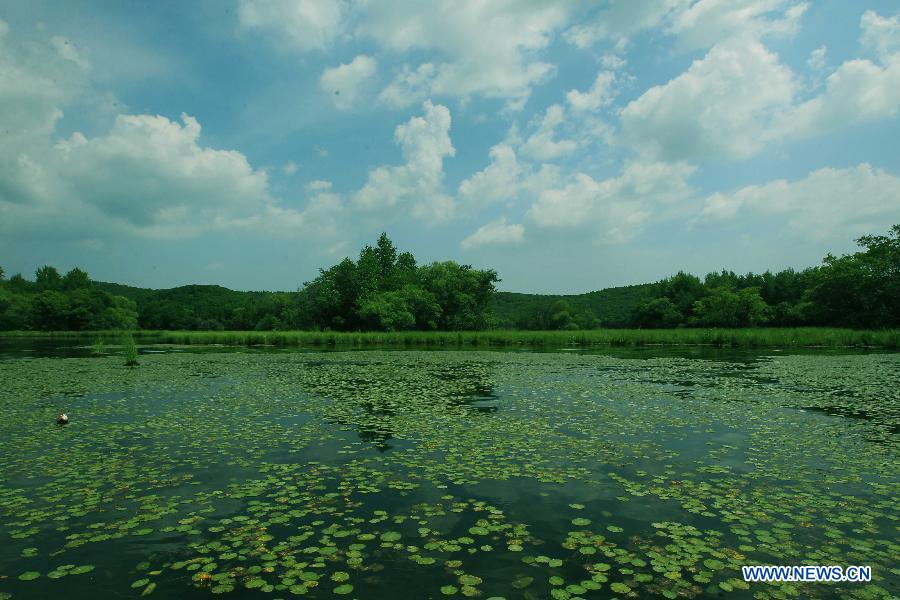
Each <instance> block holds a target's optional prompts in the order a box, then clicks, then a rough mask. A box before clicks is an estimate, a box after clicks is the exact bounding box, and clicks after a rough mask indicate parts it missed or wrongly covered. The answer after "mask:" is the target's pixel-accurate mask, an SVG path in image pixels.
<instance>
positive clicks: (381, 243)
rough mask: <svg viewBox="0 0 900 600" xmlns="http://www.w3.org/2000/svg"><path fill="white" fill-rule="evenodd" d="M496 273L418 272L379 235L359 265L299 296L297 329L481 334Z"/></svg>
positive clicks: (438, 265)
mask: <svg viewBox="0 0 900 600" xmlns="http://www.w3.org/2000/svg"><path fill="white" fill-rule="evenodd" d="M497 281H499V279H498V277H497V273H496V272H495V271H491V270H488V271H480V270H477V269H473V268H472V267H470V266H468V265H459V264H457V263H455V262H453V261H446V262H434V263H431V264H428V265H423V266H417V265H416V259H415V257H414V256H413V255H412V254H410V253H409V252H403V253H401V254H398V253H397V248H396V247H395V246H394V244H393V243H392V242H391V240H390V239H389V238H388V236H387V235H386V234H384V233H382V234H381V237H380V238H378V243H377V244H376V245H375V247H374V248H373V247H372V246H366V247H364V248H363V249H362V251H361V252H360V253H359V259H358V260H357V261H355V262H354V261H353V260H352V259H350V258H345V259H344V260H343V261H341V262H340V263H338V264H337V265H335V266H333V267H331V268H330V269H327V270H326V269H322V270H320V271H319V276H318V277H316V278H315V279H314V280H313V281H311V282H308V283H307V284H306V285H305V287H304V288H303V289H302V290H301V291H300V293H299V294H298V302H297V307H296V313H295V315H294V322H293V323H292V325H294V326H295V327H296V328H300V329H308V328H323V329H326V328H327V329H333V330H337V331H358V330H377V331H402V330H409V329H420V330H434V329H440V330H445V331H455V330H465V329H476V330H477V329H486V328H487V327H488V325H489V324H490V321H489V312H488V309H489V303H490V300H491V296H492V295H493V293H494V284H495V283H496V282H497Z"/></svg>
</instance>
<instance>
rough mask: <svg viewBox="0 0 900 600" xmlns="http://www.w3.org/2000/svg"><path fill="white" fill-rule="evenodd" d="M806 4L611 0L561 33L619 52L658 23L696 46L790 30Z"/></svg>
mask: <svg viewBox="0 0 900 600" xmlns="http://www.w3.org/2000/svg"><path fill="white" fill-rule="evenodd" d="M807 7H808V3H806V2H796V1H792V0H697V1H694V0H645V1H642V2H635V1H634V0H611V1H610V2H607V3H605V7H604V8H603V9H602V10H600V11H598V12H597V13H596V15H595V16H594V17H593V18H592V19H591V20H588V21H586V22H583V23H579V24H577V25H575V26H573V27H571V28H570V29H568V30H567V31H566V33H565V37H566V39H567V40H568V41H569V43H571V44H572V45H574V46H575V47H577V48H588V47H590V46H593V45H595V44H597V43H600V42H609V43H613V44H615V46H616V48H617V50H618V51H619V52H621V51H622V50H623V49H624V48H625V47H626V46H627V44H628V42H629V40H630V38H632V37H633V36H635V35H637V34H639V33H642V32H645V31H650V30H654V29H661V30H662V31H664V32H665V33H667V34H670V35H673V36H675V38H676V41H677V43H678V46H679V48H681V49H682V50H697V49H703V48H710V47H712V46H714V45H715V44H717V43H719V42H720V41H723V40H725V39H728V38H730V37H734V36H742V37H752V38H755V39H758V38H760V37H762V36H765V35H789V34H792V33H794V32H795V31H796V30H797V27H798V23H799V20H800V17H801V16H802V15H803V13H804V12H805V11H806V9H807Z"/></svg>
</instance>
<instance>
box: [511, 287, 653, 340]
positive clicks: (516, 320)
mask: <svg viewBox="0 0 900 600" xmlns="http://www.w3.org/2000/svg"><path fill="white" fill-rule="evenodd" d="M652 288H653V284H652V283H644V284H639V285H629V286H624V287H614V288H606V289H603V290H598V291H594V292H587V293H585V294H567V295H552V294H520V293H517V292H497V293H496V294H494V306H493V308H494V317H495V319H496V324H497V327H500V328H510V329H542V328H545V327H546V323H544V322H541V316H542V315H547V316H549V313H550V311H551V309H552V307H553V305H554V304H555V303H556V302H557V301H563V302H566V303H567V304H568V305H569V307H571V310H572V312H573V313H575V315H586V314H592V315H593V316H594V317H596V318H597V319H599V320H600V324H601V325H602V326H603V327H627V326H628V325H629V321H630V315H631V310H632V309H633V308H634V307H635V306H636V305H637V304H638V303H639V302H640V301H641V300H643V299H644V298H646V297H647V296H648V295H649V294H650V293H651V291H652Z"/></svg>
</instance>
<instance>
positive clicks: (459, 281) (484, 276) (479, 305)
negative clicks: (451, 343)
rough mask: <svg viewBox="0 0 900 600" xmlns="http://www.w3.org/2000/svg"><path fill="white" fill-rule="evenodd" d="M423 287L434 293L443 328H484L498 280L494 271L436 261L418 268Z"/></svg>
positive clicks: (439, 322)
mask: <svg viewBox="0 0 900 600" xmlns="http://www.w3.org/2000/svg"><path fill="white" fill-rule="evenodd" d="M419 278H420V281H421V282H422V287H423V288H424V289H425V290H427V291H428V292H430V293H431V294H432V295H434V298H435V300H436V301H437V303H438V305H439V306H440V307H441V316H440V319H439V321H438V327H439V328H440V329H443V330H446V331H455V330H461V329H485V328H486V327H487V326H488V322H489V318H488V307H489V303H490V299H491V297H492V295H493V293H494V291H495V288H494V283H496V282H497V281H500V279H499V277H497V272H496V271H493V270H486V271H480V270H477V269H473V268H472V267H471V266H470V265H459V264H457V263H455V262H453V261H445V262H435V263H431V264H430V265H425V266H423V267H420V268H419Z"/></svg>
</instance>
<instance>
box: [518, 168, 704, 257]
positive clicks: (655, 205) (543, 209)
mask: <svg viewBox="0 0 900 600" xmlns="http://www.w3.org/2000/svg"><path fill="white" fill-rule="evenodd" d="M695 170H696V168H695V167H693V166H691V165H689V164H688V163H686V162H678V163H662V162H651V163H643V162H637V161H635V162H631V163H629V164H627V165H626V166H625V168H624V169H623V171H622V173H621V174H620V175H619V176H617V177H612V178H609V179H605V180H602V181H597V180H595V179H594V178H592V177H591V176H589V175H587V174H584V173H577V174H576V175H575V176H574V177H573V178H572V179H571V180H570V182H569V183H567V184H566V185H565V186H563V187H552V188H547V189H544V190H543V191H542V192H541V193H540V195H539V197H538V199H537V201H536V202H535V203H534V205H533V206H532V207H531V208H530V209H529V211H528V216H529V218H530V219H531V220H532V221H534V223H535V224H536V225H538V226H540V227H545V228H565V229H576V228H589V229H591V230H593V231H594V232H595V233H596V235H597V238H598V239H599V240H601V241H606V242H612V243H619V242H624V241H627V240H629V239H631V238H632V237H633V236H634V235H636V234H637V233H638V232H640V230H641V228H642V227H643V226H644V224H645V223H647V222H648V221H650V220H651V219H652V218H654V216H656V215H657V214H659V213H660V209H664V208H665V207H666V205H671V204H673V203H676V202H678V201H680V200H684V199H686V198H689V197H690V196H691V195H692V193H693V190H692V188H691V186H690V185H689V184H688V181H687V180H688V178H689V177H690V176H691V175H692V174H693V173H694V171H695Z"/></svg>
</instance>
